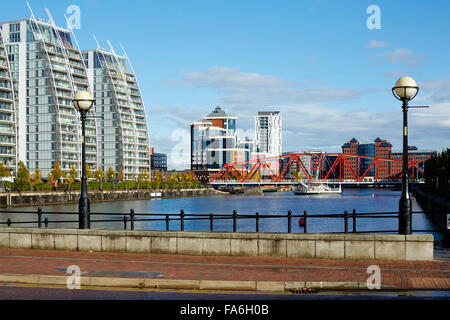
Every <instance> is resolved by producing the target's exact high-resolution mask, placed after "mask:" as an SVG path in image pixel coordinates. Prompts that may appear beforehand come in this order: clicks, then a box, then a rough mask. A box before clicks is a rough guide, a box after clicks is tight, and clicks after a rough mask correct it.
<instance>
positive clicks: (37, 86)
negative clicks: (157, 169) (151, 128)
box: [0, 17, 151, 179]
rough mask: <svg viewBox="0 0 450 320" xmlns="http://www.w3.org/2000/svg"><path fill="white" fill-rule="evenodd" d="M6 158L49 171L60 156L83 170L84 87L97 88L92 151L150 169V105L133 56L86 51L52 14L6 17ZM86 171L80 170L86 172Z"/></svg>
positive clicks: (89, 132)
mask: <svg viewBox="0 0 450 320" xmlns="http://www.w3.org/2000/svg"><path fill="white" fill-rule="evenodd" d="M0 35H1V36H0V162H3V163H4V164H7V165H8V166H9V167H10V169H12V171H15V170H16V169H17V164H18V162H19V161H23V162H24V163H25V165H26V166H27V167H28V168H29V169H30V171H31V172H32V171H34V169H35V168H36V167H39V168H40V169H41V170H42V174H43V177H44V178H47V177H48V175H49V173H50V172H51V170H52V169H53V167H54V164H55V163H56V162H59V163H60V165H61V168H62V169H63V170H65V171H69V170H70V168H71V167H72V166H75V168H77V170H78V171H79V172H80V171H81V141H82V139H81V120H80V115H79V112H78V111H77V110H76V109H75V107H74V106H73V103H72V99H73V96H74V94H75V93H76V92H77V91H81V90H85V91H90V92H92V93H93V95H94V98H95V100H96V104H95V108H92V110H91V112H90V113H89V114H88V120H87V122H86V157H87V159H86V160H87V163H88V164H89V165H90V167H91V170H92V171H94V170H96V169H97V168H98V167H101V168H103V170H104V171H107V170H108V169H109V167H112V168H113V169H114V170H115V171H116V172H119V171H120V170H122V169H123V171H124V173H125V176H126V178H128V179H135V178H137V177H138V174H139V173H144V172H148V173H150V170H151V167H150V157H149V135H148V128H147V120H146V115H145V107H144V104H143V101H142V95H141V92H140V89H139V85H138V82H137V80H136V76H135V74H134V72H133V69H132V67H131V64H130V63H129V60H128V58H127V57H124V56H119V55H116V54H115V53H114V52H107V51H105V50H100V49H98V50H90V51H84V52H83V53H82V52H81V50H80V48H79V47H78V43H77V41H76V39H75V38H74V37H72V36H73V34H71V31H69V30H66V29H63V28H59V27H57V26H56V25H55V24H54V22H53V19H50V22H49V23H47V22H44V21H43V20H40V19H35V18H34V17H32V18H28V19H23V20H16V21H9V22H0ZM79 176H80V174H79Z"/></svg>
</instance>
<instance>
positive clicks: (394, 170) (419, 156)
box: [391, 146, 437, 178]
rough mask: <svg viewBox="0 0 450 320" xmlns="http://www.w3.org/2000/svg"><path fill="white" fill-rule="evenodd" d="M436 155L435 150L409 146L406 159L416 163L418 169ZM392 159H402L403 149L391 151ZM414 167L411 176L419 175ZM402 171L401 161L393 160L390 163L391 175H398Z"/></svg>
mask: <svg viewBox="0 0 450 320" xmlns="http://www.w3.org/2000/svg"><path fill="white" fill-rule="evenodd" d="M436 156H437V152H436V151H432V150H419V149H417V147H414V146H411V147H409V148H408V160H409V161H413V162H415V163H417V165H418V166H419V168H420V169H422V170H423V169H424V166H425V162H426V161H427V160H429V159H431V158H433V157H436ZM391 159H392V160H403V151H392V152H391ZM417 171H418V170H417V169H416V170H415V171H414V172H411V178H415V177H418V176H419V172H417ZM401 172H402V162H400V161H398V162H393V163H392V164H391V175H399V174H400V173H401Z"/></svg>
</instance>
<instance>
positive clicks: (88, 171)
mask: <svg viewBox="0 0 450 320" xmlns="http://www.w3.org/2000/svg"><path fill="white" fill-rule="evenodd" d="M86 178H88V179H92V170H91V166H90V165H89V164H86Z"/></svg>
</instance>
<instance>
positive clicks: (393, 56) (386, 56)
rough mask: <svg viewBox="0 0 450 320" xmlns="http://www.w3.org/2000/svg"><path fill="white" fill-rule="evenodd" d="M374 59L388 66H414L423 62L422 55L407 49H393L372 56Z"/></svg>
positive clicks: (423, 57) (423, 56)
mask: <svg viewBox="0 0 450 320" xmlns="http://www.w3.org/2000/svg"><path fill="white" fill-rule="evenodd" d="M373 57H375V58H382V59H383V61H384V62H385V63H389V64H398V63H400V64H404V65H409V66H415V65H417V64H418V63H420V62H423V61H424V60H425V55H424V54H416V53H414V52H413V51H412V50H409V49H395V50H394V51H390V52H382V53H378V54H376V55H374V56H373Z"/></svg>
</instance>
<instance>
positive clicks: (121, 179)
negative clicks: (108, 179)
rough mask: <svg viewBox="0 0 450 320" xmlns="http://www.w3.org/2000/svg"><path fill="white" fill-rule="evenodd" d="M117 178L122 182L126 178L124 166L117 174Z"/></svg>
mask: <svg viewBox="0 0 450 320" xmlns="http://www.w3.org/2000/svg"><path fill="white" fill-rule="evenodd" d="M117 179H119V181H120V182H122V181H124V180H125V173H124V172H123V167H121V168H120V170H119V173H118V174H117Z"/></svg>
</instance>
